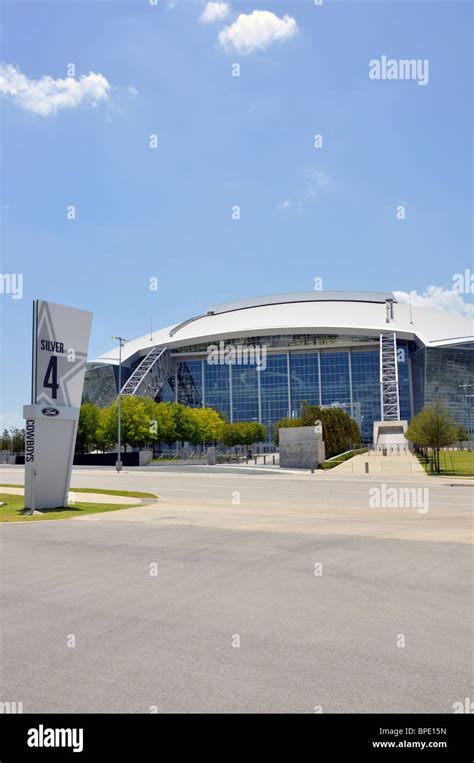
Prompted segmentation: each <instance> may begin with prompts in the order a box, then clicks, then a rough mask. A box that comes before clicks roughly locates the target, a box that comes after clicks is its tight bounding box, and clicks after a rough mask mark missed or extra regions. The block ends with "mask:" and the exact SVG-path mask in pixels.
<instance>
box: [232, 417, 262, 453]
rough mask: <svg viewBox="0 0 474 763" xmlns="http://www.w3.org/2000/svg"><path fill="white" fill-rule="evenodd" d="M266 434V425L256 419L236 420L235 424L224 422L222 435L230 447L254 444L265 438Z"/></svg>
mask: <svg viewBox="0 0 474 763" xmlns="http://www.w3.org/2000/svg"><path fill="white" fill-rule="evenodd" d="M266 436H267V428H266V426H265V425H264V424H259V423H258V422H256V421H236V422H234V423H233V424H224V426H223V430H222V435H221V437H222V442H223V443H224V445H227V446H228V447H234V446H236V445H254V444H255V443H257V442H262V441H263V440H265V438H266Z"/></svg>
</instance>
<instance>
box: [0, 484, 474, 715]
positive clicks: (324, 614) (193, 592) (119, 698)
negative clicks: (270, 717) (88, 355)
mask: <svg viewBox="0 0 474 763" xmlns="http://www.w3.org/2000/svg"><path fill="white" fill-rule="evenodd" d="M122 477H124V479H122ZM1 479H2V481H6V480H5V479H4V478H3V477H2V478H1ZM114 479H115V483H114V484H115V486H117V475H115V474H110V473H103V472H102V473H101V474H99V475H98V474H96V473H93V472H82V471H78V470H75V472H74V475H73V483H74V484H76V485H78V483H81V484H83V485H84V486H87V485H88V486H91V487H104V486H105V487H111V486H112V485H111V484H110V483H112V482H113V480H114ZM119 479H120V480H121V483H120V484H121V486H122V487H123V488H124V489H127V488H128V489H133V488H135V489H138V485H137V482H138V483H140V487H141V489H143V490H150V489H156V490H157V492H159V493H160V494H161V495H162V496H163V499H164V501H163V503H162V504H159V505H157V506H155V507H139V508H137V509H128V508H124V509H123V510H120V511H117V512H112V513H110V514H108V515H105V514H104V515H95V517H101V516H103V517H105V516H108V517H109V518H111V517H114V518H116V517H119V516H120V519H119V520H118V521H117V519H114V520H110V519H109V520H105V519H104V520H100V519H99V520H91V521H87V520H86V519H84V520H83V521H78V520H73V521H55V522H38V523H36V524H34V525H33V524H29V525H25V524H22V525H20V524H18V525H11V524H9V525H8V526H6V525H3V526H0V543H1V546H2V559H3V561H2V584H1V595H2V615H3V617H2V626H1V627H2V647H3V652H2V659H3V675H2V697H0V699H2V700H9V701H18V702H19V701H21V702H23V705H24V712H39V711H42V712H48V711H49V712H149V710H150V707H153V708H154V707H156V708H157V709H158V711H160V712H161V711H164V712H177V711H190V712H205V711H209V712H224V711H230V712H241V711H250V712H271V711H275V712H285V711H290V712H309V713H311V712H314V708H315V707H317V706H321V708H322V710H323V712H443V713H449V712H452V705H453V703H454V702H456V701H463V700H464V698H465V697H469V696H472V690H473V689H472V685H471V682H470V675H471V673H470V667H469V666H470V665H471V659H472V636H473V633H472V619H471V614H470V612H471V610H470V606H471V594H472V549H471V547H470V545H469V543H468V542H467V540H468V536H469V533H470V531H471V530H472V499H471V495H472V494H471V491H470V490H469V488H467V489H466V488H462V487H460V488H449V487H447V486H441V485H439V484H436V485H434V486H433V488H430V508H429V511H428V512H427V513H426V514H420V513H418V512H417V511H416V510H410V511H409V512H408V513H406V512H407V510H406V509H403V510H402V509H400V510H398V513H397V511H388V510H386V509H385V510H383V509H381V510H379V511H376V510H373V509H370V508H369V507H368V503H367V502H368V492H367V491H368V489H369V488H370V485H374V484H377V485H378V486H379V487H380V483H372V482H370V483H366V482H363V481H356V480H355V481H351V482H347V481H341V482H337V481H335V480H331V481H327V482H323V481H318V482H317V483H315V482H314V481H310V480H307V479H306V480H304V479H303V480H299V479H294V478H292V477H287V478H284V479H283V480H282V478H281V477H272V476H271V475H266V476H264V477H262V478H258V479H252V477H251V476H249V475H243V474H242V475H240V476H237V475H236V474H235V473H234V475H228V474H222V475H220V476H215V473H214V474H213V475H209V474H191V475H190V474H189V473H188V474H187V475H186V474H185V475H179V476H178V477H177V475H176V474H170V475H167V476H165V475H160V476H159V477H158V479H157V478H156V475H155V477H146V478H144V477H143V475H142V474H137V473H131V474H122V475H120V477H119ZM104 483H106V484H104ZM400 484H402V483H399V486H400ZM425 484H426V483H425V482H423V481H422V482H420V485H425ZM321 486H323V487H321ZM236 492H237V493H239V494H240V495H239V500H240V504H239V503H238V502H236V498H237V496H236V495H235V493H236ZM232 499H234V503H232ZM147 511H151V512H152V513H150V514H149V515H146V514H143V513H144V512H147ZM140 512H141V513H142V515H141V516H139V513H140ZM400 512H401V513H400ZM403 512H405V513H403ZM133 513H135V515H134V517H132V515H133ZM132 519H133V521H132ZM403 532H405V535H404V536H403V535H402V534H403ZM407 533H408V534H407ZM410 533H411V536H410ZM430 533H431V534H432V539H430ZM456 534H457V537H456ZM434 535H436V538H434ZM461 536H462V538H461ZM459 540H462V542H458V541H459Z"/></svg>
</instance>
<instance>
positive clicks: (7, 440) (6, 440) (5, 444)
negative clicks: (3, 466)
mask: <svg viewBox="0 0 474 763" xmlns="http://www.w3.org/2000/svg"><path fill="white" fill-rule="evenodd" d="M11 447H12V441H11V437H10V432H9V431H8V429H4V430H3V432H2V450H11Z"/></svg>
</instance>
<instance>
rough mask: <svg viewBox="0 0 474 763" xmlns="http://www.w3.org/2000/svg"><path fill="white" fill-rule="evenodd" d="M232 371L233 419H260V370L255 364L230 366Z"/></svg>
mask: <svg viewBox="0 0 474 763" xmlns="http://www.w3.org/2000/svg"><path fill="white" fill-rule="evenodd" d="M230 369H231V373H232V420H233V421H258V420H259V406H258V372H257V368H256V366H255V365H253V366H239V365H231V366H230Z"/></svg>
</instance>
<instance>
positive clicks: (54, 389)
mask: <svg viewBox="0 0 474 763" xmlns="http://www.w3.org/2000/svg"><path fill="white" fill-rule="evenodd" d="M43 387H45V388H46V389H50V390H51V397H52V398H53V400H56V398H57V396H58V389H59V384H58V356H57V355H51V358H50V359H49V363H48V368H47V369H46V374H45V377H44V382H43Z"/></svg>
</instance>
